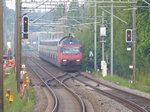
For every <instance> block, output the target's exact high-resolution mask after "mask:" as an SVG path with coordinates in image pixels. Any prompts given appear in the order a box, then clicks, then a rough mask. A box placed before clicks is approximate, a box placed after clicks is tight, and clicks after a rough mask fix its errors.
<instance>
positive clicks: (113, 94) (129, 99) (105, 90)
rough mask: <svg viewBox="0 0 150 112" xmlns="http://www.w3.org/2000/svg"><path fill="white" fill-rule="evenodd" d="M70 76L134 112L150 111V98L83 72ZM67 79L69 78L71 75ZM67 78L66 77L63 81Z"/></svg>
mask: <svg viewBox="0 0 150 112" xmlns="http://www.w3.org/2000/svg"><path fill="white" fill-rule="evenodd" d="M70 78H74V79H75V80H77V81H79V82H80V83H82V84H84V85H85V86H86V87H90V88H92V89H94V90H95V91H97V92H99V93H101V94H103V95H105V96H107V97H110V98H112V99H114V100H116V101H118V102H120V103H122V104H123V105H125V106H126V107H127V108H129V109H131V110H132V111H133V112H150V99H148V98H145V97H142V96H139V95H135V94H133V93H129V92H126V91H123V90H120V89H117V88H114V87H112V86H110V85H106V84H104V83H102V82H100V81H98V80H96V79H93V78H92V77H89V76H87V75H84V74H81V73H76V74H70ZM67 79H69V77H68V78H67ZM67 79H64V80H63V82H64V81H66V80H67Z"/></svg>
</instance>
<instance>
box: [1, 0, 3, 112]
mask: <svg viewBox="0 0 150 112" xmlns="http://www.w3.org/2000/svg"><path fill="white" fill-rule="evenodd" d="M0 17H1V19H0V112H3V111H4V106H3V0H1V1H0Z"/></svg>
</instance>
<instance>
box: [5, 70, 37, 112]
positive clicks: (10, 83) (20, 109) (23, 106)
mask: <svg viewBox="0 0 150 112" xmlns="http://www.w3.org/2000/svg"><path fill="white" fill-rule="evenodd" d="M4 79H5V80H4V112H30V111H31V110H32V108H33V106H34V103H35V97H34V92H33V91H34V90H33V89H31V88H30V87H29V88H28V96H27V95H26V96H24V97H23V99H20V93H18V92H17V85H16V76H15V73H14V72H13V71H11V74H10V75H9V76H5V78H4ZM7 89H10V91H11V92H10V94H11V95H13V96H14V101H13V102H12V103H9V99H7V98H6V97H5V94H6V90H7Z"/></svg>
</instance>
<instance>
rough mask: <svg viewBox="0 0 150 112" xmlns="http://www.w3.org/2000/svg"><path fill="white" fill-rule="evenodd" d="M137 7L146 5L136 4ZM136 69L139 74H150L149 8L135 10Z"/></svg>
mask: <svg viewBox="0 0 150 112" xmlns="http://www.w3.org/2000/svg"><path fill="white" fill-rule="evenodd" d="M138 5H141V6H147V5H148V4H146V3H143V2H138ZM137 19H138V21H137V58H138V60H137V65H138V66H137V68H138V73H139V74H143V73H144V74H148V73H150V69H149V67H150V38H149V35H150V32H149V31H150V7H149V8H139V9H138V10H137Z"/></svg>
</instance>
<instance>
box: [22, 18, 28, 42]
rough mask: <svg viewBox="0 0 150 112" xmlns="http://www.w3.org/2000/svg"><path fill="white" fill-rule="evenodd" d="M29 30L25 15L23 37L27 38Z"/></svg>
mask: <svg viewBox="0 0 150 112" xmlns="http://www.w3.org/2000/svg"><path fill="white" fill-rule="evenodd" d="M28 32H29V18H28V17H27V16H24V17H23V38H24V39H28Z"/></svg>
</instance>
